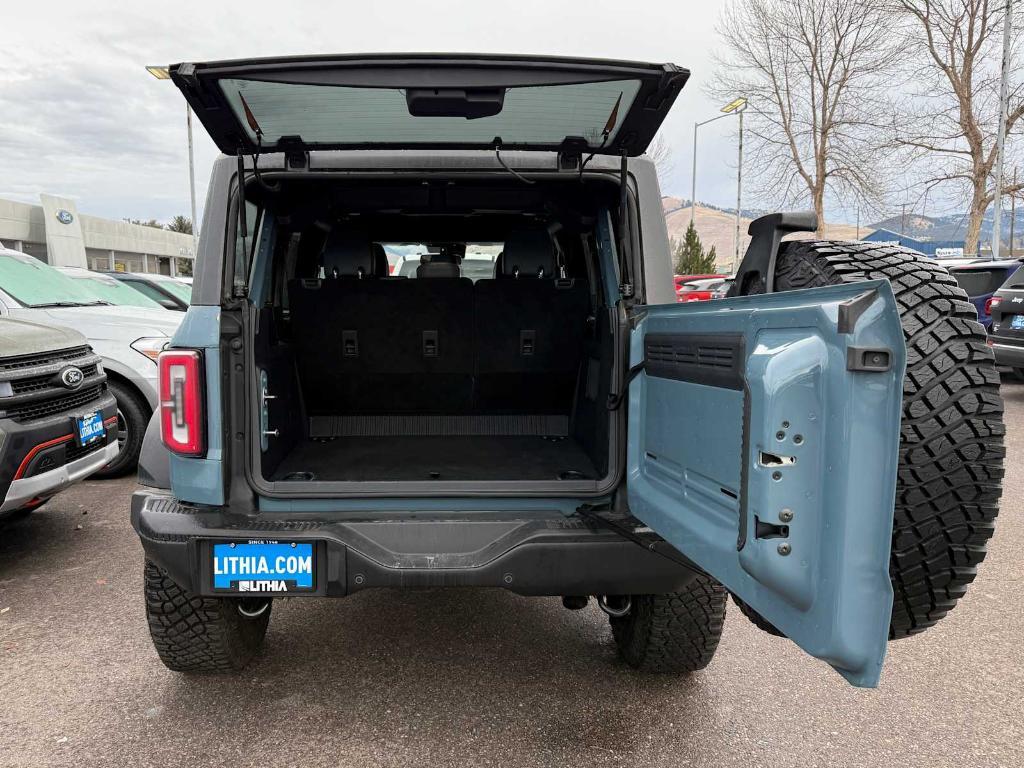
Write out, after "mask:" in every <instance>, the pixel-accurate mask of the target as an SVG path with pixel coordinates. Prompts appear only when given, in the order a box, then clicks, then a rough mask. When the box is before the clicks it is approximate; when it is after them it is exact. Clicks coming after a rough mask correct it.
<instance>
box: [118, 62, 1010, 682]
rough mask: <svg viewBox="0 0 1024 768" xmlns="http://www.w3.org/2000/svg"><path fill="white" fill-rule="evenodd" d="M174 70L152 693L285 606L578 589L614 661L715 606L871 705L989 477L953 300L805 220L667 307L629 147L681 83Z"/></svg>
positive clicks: (605, 71)
mask: <svg viewBox="0 0 1024 768" xmlns="http://www.w3.org/2000/svg"><path fill="white" fill-rule="evenodd" d="M170 72H171V78H172V80H173V81H174V83H175V84H176V85H177V86H178V87H179V88H180V90H181V91H182V93H183V94H184V96H185V98H186V99H187V101H188V103H189V104H190V105H191V107H192V109H193V110H194V111H195V114H196V115H197V116H198V118H199V120H201V121H202V123H203V125H204V126H205V128H206V129H207V131H208V132H209V133H210V135H211V137H212V138H213V140H214V141H215V142H216V144H217V146H218V147H219V148H220V150H221V151H222V152H223V153H224V156H222V157H221V158H220V159H218V160H217V161H216V163H215V165H214V168H213V173H212V179H211V182H210V187H209V195H208V197H207V202H206V207H205V212H204V221H203V227H202V235H201V238H200V244H199V254H198V260H197V264H196V274H195V283H194V294H193V302H192V306H191V307H190V308H189V309H188V311H187V313H186V315H185V319H184V322H183V323H182V325H181V327H180V329H179V331H178V332H177V334H176V335H175V336H174V338H173V340H172V342H171V344H170V346H169V348H168V349H167V350H166V351H165V352H164V353H163V354H162V355H161V358H160V379H161V394H160V408H159V411H158V413H157V414H156V415H155V416H154V419H153V421H152V422H151V424H150V430H149V432H148V433H147V437H146V441H145V445H144V449H143V455H142V461H141V464H140V479H141V481H142V483H143V484H144V485H146V486H148V487H147V488H145V489H144V490H141V491H139V492H138V493H136V494H135V496H134V498H133V500H132V510H131V515H132V524H133V526H134V528H135V530H136V531H137V532H138V535H139V537H140V539H141V541H142V545H143V547H144V549H145V555H146V564H145V575H144V580H145V602H146V610H147V614H148V621H149V627H150V631H151V633H152V637H153V642H154V644H155V646H156V650H157V651H158V653H159V655H160V658H161V659H162V661H163V662H164V663H165V664H166V665H167V666H168V667H170V668H171V669H174V670H179V671H183V672H193V671H230V670H238V669H241V668H243V667H244V666H245V665H246V664H248V663H249V662H250V661H251V660H252V658H253V657H254V656H255V655H256V654H257V653H258V652H259V651H260V648H261V646H262V643H263V639H264V635H265V633H266V630H267V625H268V621H269V620H270V616H271V609H272V606H273V602H274V600H275V599H277V598H281V597H314V596H316V597H345V596H347V595H351V594H353V593H354V592H357V591H359V590H364V589H374V588H398V589H414V588H439V587H492V588H500V589H508V590H512V591H514V592H517V593H520V594H523V595H550V596H561V597H562V599H563V602H564V604H565V606H566V607H567V608H576V609H578V608H582V607H584V606H585V605H587V603H588V601H589V600H590V599H591V598H594V599H596V601H597V603H598V604H599V605H600V607H601V608H602V609H603V610H604V611H605V613H607V614H608V616H609V618H610V622H611V629H612V635H613V637H614V642H615V643H616V645H617V646H618V650H619V652H620V655H621V657H622V659H623V661H624V663H626V664H628V665H630V666H632V667H634V668H637V669H640V670H646V671H652V672H672V673H683V674H685V673H690V672H693V671H695V670H698V669H701V668H703V667H704V666H705V665H707V663H708V662H709V661H710V659H711V657H712V655H713V654H714V652H715V649H716V647H717V645H718V641H719V637H720V635H721V632H722V626H723V619H724V615H725V609H726V602H727V599H728V596H729V595H730V594H731V595H732V598H733V600H734V602H735V603H736V605H737V607H738V609H739V610H741V611H742V612H743V613H744V614H745V615H746V616H747V617H748V618H749V619H750V620H751V621H753V622H754V623H755V624H757V625H758V626H759V627H761V628H762V629H764V630H765V631H767V632H771V633H773V634H776V635H778V636H780V637H784V638H788V639H789V640H791V641H792V642H794V643H796V644H797V645H799V646H800V647H801V648H803V649H804V650H805V651H807V652H808V653H809V654H811V655H813V656H815V657H817V658H819V659H821V660H823V661H825V662H826V663H828V664H830V665H831V666H832V667H833V668H835V670H836V671H837V672H839V673H840V674H841V675H842V676H843V677H844V678H846V679H847V680H848V681H849V682H850V683H852V684H853V685H857V686H874V685H876V684H877V683H878V680H879V675H880V673H881V668H882V662H883V659H884V657H885V651H886V644H887V642H888V641H889V640H892V639H897V638H902V637H906V636H908V635H912V634H914V633H917V632H921V631H923V630H925V629H928V628H929V627H931V626H933V625H934V624H935V623H936V622H938V621H939V619H941V618H942V617H943V616H944V615H945V614H946V613H947V612H948V611H949V610H951V609H952V608H953V607H954V605H955V604H956V602H957V601H958V600H959V599H960V598H961V597H963V596H964V594H965V591H966V589H967V586H968V584H969V583H970V582H971V580H972V579H973V578H974V576H975V573H976V567H977V565H978V563H979V562H981V560H982V559H983V558H984V556H985V548H986V543H987V541H988V539H989V538H990V536H991V535H992V531H993V526H994V521H995V518H996V513H997V504H998V500H999V495H1000V485H1001V478H1002V474H1003V460H1004V449H1003V423H1002V402H1001V400H1000V397H999V391H998V385H999V379H998V376H997V372H996V369H995V367H994V365H993V359H992V353H991V352H990V351H989V350H988V349H987V347H986V345H985V333H984V331H983V330H982V328H981V326H980V325H979V324H978V323H977V319H976V314H975V310H974V307H973V306H972V305H971V304H970V303H969V302H968V301H967V296H966V295H965V294H964V293H963V291H961V290H960V289H959V288H958V287H957V284H956V282H955V281H954V280H953V279H952V278H951V277H950V276H949V275H948V274H947V273H946V272H945V270H944V269H943V268H942V267H940V266H938V265H937V264H936V263H935V262H934V261H932V260H929V259H927V258H924V257H923V256H921V255H920V254H918V253H915V252H913V251H909V250H907V249H905V248H900V247H896V246H891V245H881V244H872V243H861V242H833V241H821V240H812V239H793V238H789V239H784V237H785V236H786V235H788V234H791V233H796V232H812V231H813V230H814V229H815V228H816V226H817V222H816V221H815V219H814V216H813V215H809V214H802V213H779V214H773V215H769V216H765V217H762V218H760V219H758V220H756V221H754V222H753V223H752V224H751V225H750V234H751V235H752V241H751V244H750V247H749V249H748V251H747V253H746V255H745V256H744V258H743V260H742V262H741V263H740V264H739V265H738V269H737V274H736V281H735V285H734V287H733V288H732V289H731V294H732V295H731V296H730V297H728V298H726V299H723V300H717V301H709V302H702V303H693V304H677V303H675V296H674V292H673V280H672V273H671V261H670V255H669V243H668V240H667V235H666V228H665V222H664V218H663V215H662V207H661V199H660V192H659V189H658V184H657V178H656V174H655V169H654V166H653V164H652V163H651V162H650V161H649V160H648V159H646V158H645V157H643V153H644V151H645V149H646V148H647V146H648V144H649V143H650V142H651V140H652V139H653V137H654V135H655V133H656V131H657V130H658V128H659V126H660V124H661V122H662V120H663V119H664V118H665V116H666V115H667V113H668V111H669V109H670V108H671V106H672V104H673V102H674V100H675V99H676V97H677V95H678V94H679V92H680V89H681V88H682V87H683V85H684V84H685V83H686V80H687V77H688V74H689V73H688V72H687V71H686V70H685V69H681V68H679V67H676V66H673V65H669V64H665V65H654V64H644V63H636V62H626V61H610V60H584V59H570V58H557V57H532V56H494V55H465V54H433V55H430V54H411V55H409V54H405V55H399V54H382V55H340V56H317V57H299V58H278V59H262V60H240V61H222V62H213V63H184V64H178V65H175V66H172V67H171V68H170ZM805 237H806V235H805ZM399 262H400V263H401V265H402V266H401V268H400V269H399V270H398V272H400V274H396V272H395V265H396V264H397V263H399ZM279 642H286V641H284V640H280V641H279ZM779 642H785V640H779Z"/></svg>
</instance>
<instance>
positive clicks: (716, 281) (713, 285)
mask: <svg viewBox="0 0 1024 768" xmlns="http://www.w3.org/2000/svg"><path fill="white" fill-rule="evenodd" d="M727 279H728V278H724V277H709V278H704V279H701V280H690V281H689V282H687V283H683V285H682V288H681V290H680V291H679V292H678V293H677V294H676V296H677V298H676V301H679V302H680V303H683V304H685V303H687V302H690V301H710V300H711V299H712V298H714V294H715V292H716V291H719V290H721V289H722V286H724V285H725V284H726V281H727Z"/></svg>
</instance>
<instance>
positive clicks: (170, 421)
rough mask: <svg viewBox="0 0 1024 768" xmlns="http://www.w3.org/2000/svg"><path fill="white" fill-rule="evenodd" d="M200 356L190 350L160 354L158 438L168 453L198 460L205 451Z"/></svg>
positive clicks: (169, 351) (176, 350) (174, 350)
mask: <svg viewBox="0 0 1024 768" xmlns="http://www.w3.org/2000/svg"><path fill="white" fill-rule="evenodd" d="M202 361H203V358H202V355H200V354H199V352H197V351H195V350H192V349H188V350H186V349H172V350H168V351H167V352H161V353H160V358H159V360H158V365H159V366H160V437H161V439H162V440H163V443H164V445H166V446H167V447H168V448H169V449H170V450H172V451H174V452H175V453H178V454H182V455H184V456H199V455H201V454H202V453H203V452H204V451H205V450H206V440H205V435H204V434H203V431H204V430H203V371H202Z"/></svg>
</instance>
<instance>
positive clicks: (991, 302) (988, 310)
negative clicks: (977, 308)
mask: <svg viewBox="0 0 1024 768" xmlns="http://www.w3.org/2000/svg"><path fill="white" fill-rule="evenodd" d="M1002 303H1003V300H1002V299H1001V298H1000V297H999V296H989V298H988V300H987V301H986V302H985V314H986V315H991V314H992V307H998V306H999V305H1000V304H1002Z"/></svg>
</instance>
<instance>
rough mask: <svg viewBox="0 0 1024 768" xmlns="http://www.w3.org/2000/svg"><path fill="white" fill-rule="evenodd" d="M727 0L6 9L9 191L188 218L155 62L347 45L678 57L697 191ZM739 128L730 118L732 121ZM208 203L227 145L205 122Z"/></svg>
mask: <svg viewBox="0 0 1024 768" xmlns="http://www.w3.org/2000/svg"><path fill="white" fill-rule="evenodd" d="M720 5H721V2H720V0H712V2H708V3H701V4H699V5H698V4H696V3H691V2H680V0H674V1H669V0H665V1H659V2H649V3H645V4H644V5H643V8H642V10H638V9H637V8H636V7H630V6H628V5H623V4H622V3H621V0H620V1H619V2H607V1H606V0H591V1H590V2H561V3H552V2H540V1H538V0H520V2H518V3H517V4H516V7H515V12H507V11H506V12H501V13H499V12H497V11H496V9H495V7H494V6H493V5H492V4H489V3H480V2H470V1H468V0H467V1H462V2H455V1H453V0H438V1H437V2H433V3H429V4H428V3H419V2H390V3H375V4H371V3H365V4H354V3H350V2H345V3H316V2H298V1H296V0H293V2H290V3H288V4H287V10H286V11H282V8H283V6H282V5H281V4H280V3H278V2H269V1H268V0H250V2H246V3H211V2H194V0H187V1H185V2H179V3H175V4H174V5H173V6H152V5H146V6H132V5H128V4H125V3H113V2H93V3H87V4H85V3H80V2H76V3H72V2H66V1H65V0H58V1H57V2H51V3H46V4H42V3H37V4H35V5H30V4H18V5H17V6H16V7H15V6H12V7H10V8H5V10H4V17H5V18H4V27H5V35H4V47H5V54H6V55H5V57H4V58H5V60H6V62H8V63H7V64H6V65H5V67H4V69H3V70H2V71H0V195H2V196H14V197H18V198H21V199H26V200H30V201H34V200H36V199H37V197H38V193H39V192H53V193H58V194H66V195H71V196H74V197H76V198H78V204H79V207H80V209H81V210H83V211H85V212H89V213H96V214H98V215H104V216H111V217H121V216H132V217H138V218H149V217H156V218H159V219H167V218H169V217H170V216H172V215H174V214H176V213H182V212H185V211H187V210H188V177H187V164H186V148H185V120H184V102H183V100H182V99H181V97H180V95H179V94H178V92H177V90H176V89H175V88H174V86H173V85H171V84H170V83H169V82H158V81H157V80H154V79H153V78H152V77H150V76H149V75H148V74H147V73H146V72H145V70H144V68H143V67H144V65H146V64H168V63H172V62H176V61H182V60H205V59H221V58H233V57H239V56H268V55H281V54H307V53H318V52H319V53H325V52H327V53H329V52H345V51H373V50H382V51H389V50H390V51H401V50H438V51H444V50H456V51H460V50H461V51H505V52H517V53H557V54H565V55H583V56H600V57H609V58H629V59H641V60H652V61H674V62H675V63H678V64H681V65H683V66H688V67H689V68H690V69H691V70H692V71H693V73H694V76H693V78H692V80H691V82H690V84H689V85H688V86H687V88H686V89H685V90H684V92H683V94H682V96H681V97H680V98H679V100H678V102H677V106H676V109H675V112H674V114H673V115H672V116H670V118H669V120H668V121H667V122H666V125H665V128H664V130H663V134H664V137H665V140H666V142H667V143H668V144H669V146H670V148H671V150H672V153H673V159H674V171H673V173H672V176H671V179H670V181H669V183H668V185H667V190H666V191H668V192H671V193H674V194H679V195H682V196H688V195H689V178H690V176H689V173H690V160H691V150H690V146H691V130H692V123H693V120H694V119H695V118H696V117H700V118H703V117H705V116H707V115H709V114H713V113H715V112H716V111H717V108H718V105H717V104H713V103H710V102H709V101H708V99H707V97H706V96H705V95H704V94H703V92H702V89H701V83H702V82H704V81H705V80H706V79H707V78H709V77H711V71H710V66H711V65H710V53H711V49H712V47H713V46H714V45H715V38H714V35H713V32H712V28H713V25H714V21H715V19H716V18H717V15H718V11H719V8H720ZM723 122H728V121H723ZM196 133H197V141H196V155H197V156H196V165H197V185H198V189H197V195H198V199H199V204H200V205H202V201H203V198H204V196H205V186H206V179H207V177H208V175H209V170H210V166H211V164H212V162H213V159H214V158H215V157H216V149H215V148H214V147H213V144H212V142H210V141H209V139H208V138H207V137H206V136H205V134H203V130H202V126H200V125H199V124H198V123H197V124H196ZM733 142H734V139H733V137H732V136H731V135H730V132H729V128H728V126H722V125H721V123H719V124H715V126H714V128H713V129H711V130H703V129H702V135H701V145H700V180H699V186H698V197H699V198H701V199H706V200H708V201H711V202H717V203H719V204H723V205H729V204H731V201H732V200H734V197H735V191H734V186H733V185H734V179H735V162H734V160H732V158H733V154H734V151H733V146H734V143H733Z"/></svg>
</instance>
